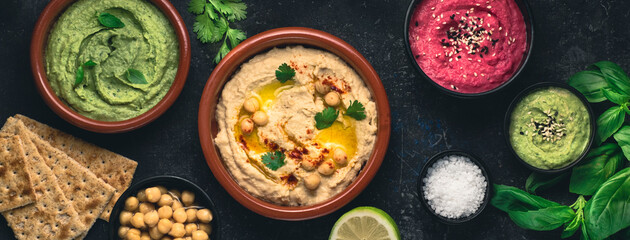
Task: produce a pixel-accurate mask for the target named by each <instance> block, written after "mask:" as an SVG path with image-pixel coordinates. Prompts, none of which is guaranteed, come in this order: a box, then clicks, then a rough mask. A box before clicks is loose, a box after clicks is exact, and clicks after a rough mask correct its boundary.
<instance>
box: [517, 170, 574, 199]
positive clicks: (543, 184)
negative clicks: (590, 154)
mask: <svg viewBox="0 0 630 240" xmlns="http://www.w3.org/2000/svg"><path fill="white" fill-rule="evenodd" d="M568 176H569V173H568V172H565V173H563V174H560V175H550V174H541V173H536V172H533V173H532V174H530V175H529V177H528V178H527V181H526V182H525V190H527V192H529V193H533V194H535V193H536V190H543V189H547V188H550V187H553V186H555V185H556V184H557V183H558V182H560V181H562V180H564V179H565V178H567V177H568Z"/></svg>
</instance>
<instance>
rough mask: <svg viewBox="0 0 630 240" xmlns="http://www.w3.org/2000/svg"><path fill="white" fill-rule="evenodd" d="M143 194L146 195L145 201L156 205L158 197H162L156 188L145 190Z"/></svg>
mask: <svg viewBox="0 0 630 240" xmlns="http://www.w3.org/2000/svg"><path fill="white" fill-rule="evenodd" d="M145 193H146V194H147V201H149V202H152V203H156V202H157V201H159V200H160V197H161V196H162V193H161V192H160V189H159V188H157V187H151V188H147V190H145Z"/></svg>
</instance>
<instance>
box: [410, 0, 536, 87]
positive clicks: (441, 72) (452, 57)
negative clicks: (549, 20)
mask: <svg viewBox="0 0 630 240" xmlns="http://www.w3.org/2000/svg"><path fill="white" fill-rule="evenodd" d="M526 42H527V33H526V29H525V21H524V18H523V15H522V14H521V11H520V9H519V7H518V6H517V5H516V2H514V0H489V1H488V0H425V1H421V2H420V3H419V4H418V5H417V6H416V9H415V10H414V13H413V15H412V17H411V22H410V23H409V44H410V45H411V46H410V47H411V51H412V53H413V56H414V58H415V59H416V62H417V64H418V65H419V66H420V68H422V71H423V72H424V73H425V74H426V75H427V76H428V77H429V78H431V80H433V81H434V82H435V83H437V84H439V85H440V86H442V87H445V88H447V89H449V90H452V91H455V92H461V93H481V92H487V91H489V90H492V89H494V88H497V87H498V86H500V85H502V84H503V83H505V82H506V81H507V80H508V79H510V77H512V75H513V74H514V73H515V72H516V71H517V70H518V68H519V66H520V63H521V61H522V59H523V56H524V53H525V49H526V45H527V43H526Z"/></svg>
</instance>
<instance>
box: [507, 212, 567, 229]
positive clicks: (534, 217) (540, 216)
mask: <svg viewBox="0 0 630 240" xmlns="http://www.w3.org/2000/svg"><path fill="white" fill-rule="evenodd" d="M508 215H509V216H510V218H511V219H512V221H514V223H516V225H518V226H519V227H522V228H525V229H531V230H536V231H549V230H553V229H556V228H558V227H560V226H562V225H563V224H565V223H567V222H570V221H571V220H572V219H573V218H574V217H575V212H573V210H572V209H571V208H570V207H569V206H554V207H547V208H541V209H538V210H531V211H509V212H508Z"/></svg>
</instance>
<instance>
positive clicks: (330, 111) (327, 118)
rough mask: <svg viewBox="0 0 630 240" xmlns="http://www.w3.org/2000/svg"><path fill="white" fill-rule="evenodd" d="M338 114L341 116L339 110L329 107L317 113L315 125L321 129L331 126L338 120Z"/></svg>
mask: <svg viewBox="0 0 630 240" xmlns="http://www.w3.org/2000/svg"><path fill="white" fill-rule="evenodd" d="M337 116H339V111H336V110H335V109H334V108H332V107H328V108H326V109H324V111H322V112H319V113H317V114H315V127H317V129H319V130H322V129H325V128H329V127H330V126H332V124H333V123H334V122H335V120H337Z"/></svg>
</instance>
